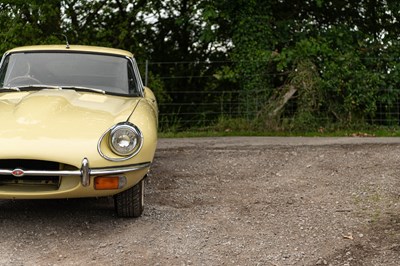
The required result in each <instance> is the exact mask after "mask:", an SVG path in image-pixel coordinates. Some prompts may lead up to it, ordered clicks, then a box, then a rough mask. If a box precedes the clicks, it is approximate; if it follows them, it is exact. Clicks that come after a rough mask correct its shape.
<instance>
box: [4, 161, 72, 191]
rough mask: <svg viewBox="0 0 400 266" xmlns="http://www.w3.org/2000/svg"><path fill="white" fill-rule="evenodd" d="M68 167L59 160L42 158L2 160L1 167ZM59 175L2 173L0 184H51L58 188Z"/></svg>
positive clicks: (10, 168) (45, 168) (51, 168)
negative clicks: (53, 160)
mask: <svg viewBox="0 0 400 266" xmlns="http://www.w3.org/2000/svg"><path fill="white" fill-rule="evenodd" d="M64 168H66V167H65V166H64V165H62V164H59V163H57V162H51V161H41V160H19V159H13V160H10V159H7V160H0V169H2V170H14V169H22V170H38V171H41V170H42V171H43V170H56V171H57V170H60V169H64ZM60 181H61V179H60V177H59V176H21V177H16V176H13V175H0V186H2V185H3V186H4V185H17V186H35V185H42V186H50V187H53V188H55V189H57V188H58V187H59V185H60Z"/></svg>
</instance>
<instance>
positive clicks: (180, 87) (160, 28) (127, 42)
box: [0, 0, 400, 130]
mask: <svg viewBox="0 0 400 266" xmlns="http://www.w3.org/2000/svg"><path fill="white" fill-rule="evenodd" d="M399 24H400V3H399V2H398V1H396V0H385V1H383V0H360V1H351V0H315V1H308V0H307V1H304V0H269V1H265V0H234V1H229V2H228V1H215V0H201V1H195V0H159V1H156V0H148V1H146V0H135V1H129V0H103V1H102V0H96V1H89V0H80V1H79V0H48V1H43V0H0V28H1V31H0V38H1V39H2V40H3V41H2V42H1V43H0V51H1V52H4V51H6V50H7V49H10V48H12V47H15V46H20V45H28V44H44V43H60V42H64V36H63V34H65V35H66V36H68V39H69V42H70V43H73V44H90V45H103V46H110V47H118V48H122V49H127V50H130V51H134V52H135V54H136V56H137V58H138V60H139V62H141V66H142V67H144V61H145V60H149V61H150V73H149V85H150V86H151V87H152V88H153V89H154V90H155V92H156V94H157V96H158V100H159V102H160V103H168V102H188V103H189V102H190V101H191V100H192V99H193V98H195V97H196V98H198V97H202V99H201V101H204V102H218V101H221V99H220V98H219V97H222V96H221V94H216V93H214V92H218V91H224V92H230V91H231V92H232V93H224V94H223V95H224V96H223V97H230V98H235V101H234V102H237V103H238V104H237V106H229V108H230V109H232V108H233V109H235V112H231V113H234V114H235V115H234V118H237V119H240V118H245V119H246V121H247V122H249V121H251V122H252V123H254V124H256V125H257V126H258V127H261V129H268V130H271V129H282V130H286V129H295V130H302V129H305V130H310V129H318V128H323V127H328V126H332V125H333V126H338V127H342V128H343V127H349V126H352V125H369V124H385V125H398V124H399V119H400V117H399V111H398V109H399V89H398V88H399V71H400V69H399V68H400V62H399V60H398V55H399V52H400V51H399V50H400V45H399V41H400V40H399V36H400V34H399V33H400V32H399V31H400V27H399ZM151 62H153V63H151ZM162 77H163V78H162ZM165 77H170V78H165ZM180 77H185V78H180ZM191 77H196V78H191ZM199 77H200V78H199ZM201 77H211V78H201ZM185 91H202V92H209V93H202V94H196V93H179V92H185ZM182 98H183V99H182ZM197 102H198V99H197ZM162 106H163V107H162V108H163V109H162V110H161V111H162V112H163V111H165V112H169V113H176V114H177V117H178V119H179V113H189V114H192V113H196V114H198V113H201V108H202V106H199V105H188V106H179V107H177V106H171V105H168V104H165V105H162ZM173 108H175V109H173ZM216 108H225V106H217V107H216ZM183 109H185V111H182V110H183ZM191 110H196V112H192V111H191ZM204 116H211V118H212V119H214V120H215V121H221V117H213V114H212V113H211V114H207V113H206V111H204ZM214 116H215V115H214ZM201 119H202V117H198V118H197V120H198V121H201ZM218 119H219V120H218ZM164 122H168V123H166V124H167V125H168V124H170V125H171V124H173V123H174V121H164ZM175 122H176V121H175ZM199 125H200V124H199ZM182 126H193V124H192V125H182Z"/></svg>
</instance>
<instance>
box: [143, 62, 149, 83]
mask: <svg viewBox="0 0 400 266" xmlns="http://www.w3.org/2000/svg"><path fill="white" fill-rule="evenodd" d="M148 81H149V60H147V59H146V70H145V76H144V85H145V86H146V87H147V85H148V84H147V83H148Z"/></svg>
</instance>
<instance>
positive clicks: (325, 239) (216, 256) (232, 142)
mask: <svg viewBox="0 0 400 266" xmlns="http://www.w3.org/2000/svg"><path fill="white" fill-rule="evenodd" d="M399 150H400V139H397V138H270V137H254V138H251V137H243V138H240V137H237V138H203V139H202V138H198V139H196V138H194V139H161V140H160V142H159V148H158V150H157V153H156V158H155V162H154V164H153V169H152V172H151V175H150V176H149V178H148V179H147V180H146V197H145V200H146V207H145V212H144V214H143V216H142V217H141V218H138V219H120V218H116V217H115V216H114V213H113V201H112V200H111V199H110V198H101V199H73V200H51V201H50V200H49V201H44V200H43V201H42V200H37V201H26V200H23V201H22V200H21V201H0V218H1V219H0V221H1V228H2V230H1V231H0V239H1V244H0V253H1V254H2V255H1V256H0V265H267V266H268V265H349V266H352V265H382V266H383V265H385V266H386V265H399V262H400V196H399V195H400V193H399V192H400V188H399V184H400V183H399V178H398V176H399V166H398V163H399V161H400V154H399Z"/></svg>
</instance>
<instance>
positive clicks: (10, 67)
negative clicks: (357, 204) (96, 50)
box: [0, 52, 139, 95]
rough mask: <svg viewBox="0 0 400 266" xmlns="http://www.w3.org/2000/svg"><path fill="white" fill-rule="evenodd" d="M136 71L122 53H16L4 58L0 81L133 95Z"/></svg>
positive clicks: (2, 84)
mask: <svg viewBox="0 0 400 266" xmlns="http://www.w3.org/2000/svg"><path fill="white" fill-rule="evenodd" d="M133 71H134V70H133V67H132V63H131V61H130V60H128V59H127V58H125V57H119V56H112V55H104V54H90V53H74V52H68V53H64V52H31V53H13V54H10V55H8V56H7V57H6V58H5V59H4V61H3V64H2V66H1V69H0V85H1V86H2V87H18V86H29V85H49V86H60V87H63V86H66V87H74V86H76V87H88V88H94V89H100V90H103V91H105V92H108V93H116V94H131V95H132V94H133V95H134V94H138V93H139V92H138V88H137V82H136V79H135V75H134V73H133Z"/></svg>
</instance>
